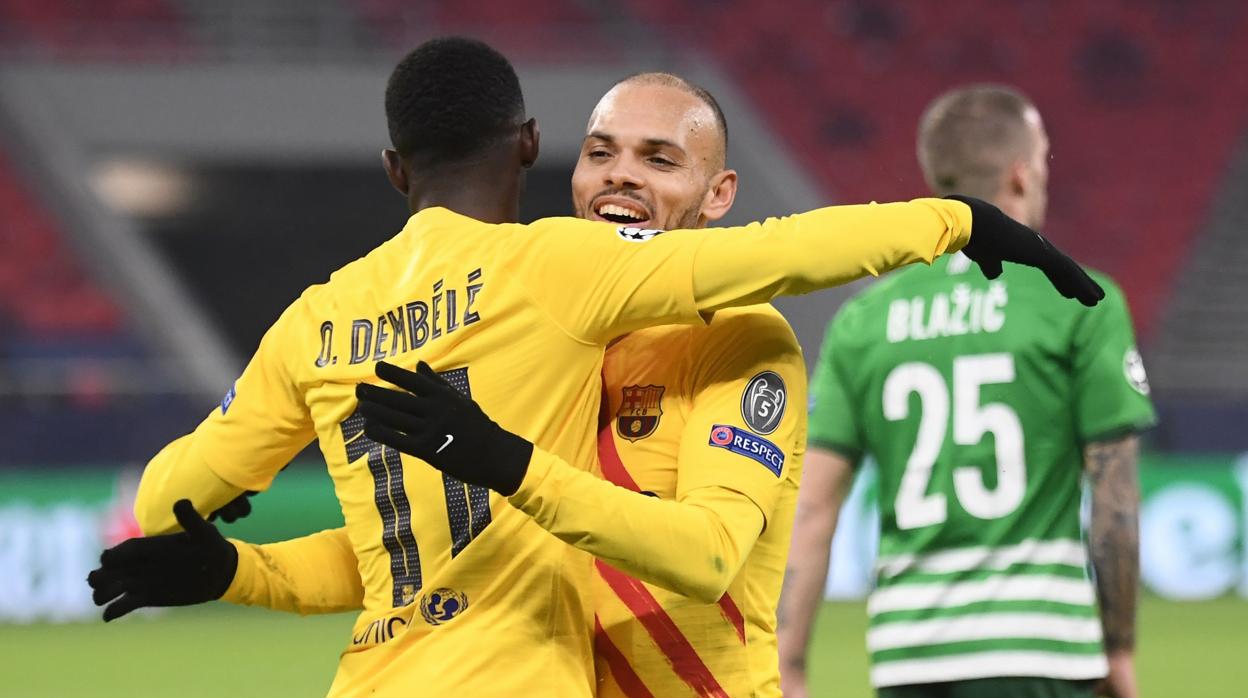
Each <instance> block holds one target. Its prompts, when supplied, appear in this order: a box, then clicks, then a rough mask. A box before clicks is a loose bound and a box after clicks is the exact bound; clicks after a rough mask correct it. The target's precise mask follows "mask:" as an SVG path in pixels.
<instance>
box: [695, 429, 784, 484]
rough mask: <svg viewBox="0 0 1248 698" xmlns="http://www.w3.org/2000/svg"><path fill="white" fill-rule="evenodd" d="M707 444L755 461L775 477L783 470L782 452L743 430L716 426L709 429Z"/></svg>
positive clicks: (770, 443) (768, 442)
mask: <svg viewBox="0 0 1248 698" xmlns="http://www.w3.org/2000/svg"><path fill="white" fill-rule="evenodd" d="M707 443H708V444H709V445H711V446H714V447H715V448H722V449H725V450H728V451H731V452H733V453H735V454H737V455H739V456H745V457H746V458H749V459H751V460H754V461H757V462H758V463H759V464H761V465H762V466H763V467H764V468H766V469H768V470H770V471H771V472H772V474H774V475H775V476H776V477H780V473H781V472H782V471H783V470H784V451H781V450H780V449H779V448H777V447H776V445H775V444H773V443H772V442H770V441H768V440H767V439H764V438H763V437H761V436H759V435H757V434H754V433H751V432H748V431H746V430H745V429H740V428H738V427H734V426H731V425H729V424H716V425H715V426H713V427H711V438H710V440H709V441H707Z"/></svg>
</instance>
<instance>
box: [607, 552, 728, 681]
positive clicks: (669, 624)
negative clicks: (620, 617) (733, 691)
mask: <svg viewBox="0 0 1248 698" xmlns="http://www.w3.org/2000/svg"><path fill="white" fill-rule="evenodd" d="M594 562H595V564H597V566H598V574H600V575H602V578H603V580H604V581H605V582H606V583H607V586H610V587H611V590H612V591H614V592H615V595H616V596H618V597H620V601H623V602H624V605H625V606H627V607H628V610H629V611H631V612H632V614H633V615H634V616H636V617H637V620H638V621H640V622H641V625H642V627H644V628H645V629H646V632H647V633H649V634H650V638H651V639H652V640H654V644H656V645H658V648H659V651H661V652H662V653H663V654H664V655H665V656H666V657H667V660H668V661H669V662H671V663H672V670H673V671H675V672H676V675H677V676H679V677H680V680H681V681H684V682H685V683H686V684H688V685H689V687H690V688H692V689H693V691H694V692H695V693H696V694H697V695H699V696H712V697H714V698H721V697H722V698H729V696H728V693H727V692H726V691H724V689H723V687H722V686H720V685H719V681H716V680H715V675H714V674H712V673H711V670H710V668H709V667H707V666H706V663H705V662H703V661H702V658H701V657H699V656H698V652H697V650H695V649H694V648H693V645H691V644H690V643H689V638H687V637H685V636H684V634H683V633H681V632H680V628H678V627H676V621H674V620H672V617H671V616H670V615H668V614H667V611H664V610H663V606H662V605H661V604H660V603H659V600H658V599H656V598H654V594H651V593H650V590H649V589H647V588H646V587H645V585H644V584H642V583H641V581H640V580H638V579H635V578H633V577H630V576H629V575H627V574H624V573H623V572H621V571H619V570H617V569H615V568H614V567H612V566H611V565H608V564H607V563H605V562H603V561H602V560H595V561H594Z"/></svg>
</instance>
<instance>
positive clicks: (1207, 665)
mask: <svg viewBox="0 0 1248 698" xmlns="http://www.w3.org/2000/svg"><path fill="white" fill-rule="evenodd" d="M350 624H351V617H350V616H346V615H338V616H321V617H312V618H300V617H298V616H291V615H286V614H279V613H271V612H267V611H257V610H251V609H235V608H232V607H225V606H223V605H214V606H212V607H207V608H200V609H182V610H177V611H171V612H168V613H162V614H159V615H153V616H147V617H136V618H125V619H123V620H121V621H119V622H117V623H114V624H111V625H107V626H106V625H104V624H103V623H91V624H78V625H33V626H0V695H5V696H29V697H34V696H59V697H66V698H74V697H77V696H101V697H104V696H177V697H178V698H192V697H194V696H211V697H212V698H220V696H223V695H237V696H265V697H266V698H271V697H272V696H317V695H323V694H324V692H325V689H326V688H328V687H329V682H330V679H331V678H332V677H333V671H334V664H335V662H336V659H337V656H338V652H339V651H340V650H341V648H342V646H343V643H344V642H345V640H346V638H347V635H348V633H349V628H350ZM1245 628H1248V601H1243V600H1240V599H1224V600H1219V601H1210V602H1203V603H1192V604H1177V603H1168V602H1164V601H1158V600H1156V599H1151V598H1150V599H1146V600H1145V602H1144V606H1143V608H1142V610H1141V627H1140V636H1141V639H1140V642H1141V644H1140V655H1139V657H1138V662H1139V672H1140V683H1141V688H1142V689H1143V692H1144V694H1145V695H1146V696H1151V697H1154V698H1162V697H1167V696H1200V697H1201V698H1221V697H1223V696H1225V697H1227V698H1230V697H1231V696H1241V695H1244V692H1243V691H1244V686H1245V683H1246V682H1248V668H1245V664H1244V658H1243V650H1244V647H1245V645H1244V642H1245V640H1244V638H1245ZM865 629H866V613H865V611H864V608H863V606H862V605H861V604H857V603H853V604H850V603H829V604H826V605H825V606H824V607H823V610H822V612H821V615H820V619H819V625H818V627H817V629H816V638H815V648H814V654H813V655H812V659H811V672H812V679H813V681H814V682H815V686H814V688H815V691H814V693H815V695H818V696H835V697H837V698H855V697H857V696H869V695H870V691H869V689H868V688H867V679H866V668H867V659H866V651H865V649H864V647H863V639H862V638H863V633H864V631H865Z"/></svg>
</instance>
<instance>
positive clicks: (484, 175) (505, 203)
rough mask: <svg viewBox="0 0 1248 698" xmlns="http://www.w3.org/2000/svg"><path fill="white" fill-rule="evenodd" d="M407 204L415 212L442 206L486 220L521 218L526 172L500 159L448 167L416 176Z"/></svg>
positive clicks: (506, 220)
mask: <svg viewBox="0 0 1248 698" xmlns="http://www.w3.org/2000/svg"><path fill="white" fill-rule="evenodd" d="M411 181H412V186H411V187H410V188H409V190H408V196H407V205H408V208H409V210H411V212H412V213H413V214H415V213H418V212H420V211H423V210H424V209H426V208H433V207H435V206H440V207H442V208H445V209H449V210H451V211H454V212H455V213H458V214H460V215H463V216H468V217H469V218H475V219H477V220H479V221H482V222H484V223H514V222H516V221H517V220H519V219H520V190H521V186H522V181H523V174H522V173H517V172H516V165H515V163H514V162H498V161H497V159H492V160H487V161H483V162H477V163H472V164H470V165H460V166H448V167H442V168H438V169H436V170H429V171H426V172H425V173H424V174H423V176H413V177H412V178H411Z"/></svg>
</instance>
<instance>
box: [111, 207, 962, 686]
mask: <svg viewBox="0 0 1248 698" xmlns="http://www.w3.org/2000/svg"><path fill="white" fill-rule="evenodd" d="M970 226H971V220H970V213H969V209H968V208H967V207H966V206H965V205H963V204H961V203H958V202H954V201H949V200H943V199H921V200H916V201H914V202H910V203H901V204H884V205H867V206H848V207H836V208H827V209H819V210H817V211H812V212H810V213H806V214H799V215H795V216H790V217H786V218H782V219H770V220H768V221H766V222H764V223H761V224H752V225H750V226H745V227H743V228H732V229H720V230H716V231H714V233H713V234H712V233H708V232H707V231H672V232H669V233H665V234H662V235H659V234H658V233H657V231H639V230H636V229H631V228H617V227H615V226H613V225H610V224H605V223H595V222H590V221H582V220H578V219H572V218H555V219H544V220H541V221H537V222H535V223H533V224H530V225H520V224H497V225H495V224H486V223H482V222H480V221H476V220H474V219H471V218H467V217H465V216H461V215H458V214H455V213H453V212H451V211H448V210H446V209H441V208H432V209H426V210H423V211H421V212H419V213H417V214H416V215H414V216H413V217H412V218H411V219H410V220H409V222H408V224H407V226H406V227H405V228H404V229H403V231H401V232H400V233H399V234H398V235H397V236H395V237H394V238H392V239H391V240H389V241H388V242H386V243H384V244H383V245H381V246H379V247H378V248H377V249H375V250H374V251H373V252H371V253H370V254H369V255H367V256H366V257H364V258H362V259H360V260H357V261H356V262H353V263H351V264H349V265H347V266H346V267H344V268H342V269H340V270H339V271H338V272H336V273H335V274H333V275H332V276H331V278H330V280H329V281H328V282H327V283H325V284H322V285H318V286H313V287H311V288H309V289H308V290H307V291H305V292H304V294H303V295H302V296H301V297H300V298H299V299H298V300H296V301H295V302H294V303H293V304H292V305H291V306H290V307H289V308H288V309H287V310H286V311H285V312H284V313H283V314H282V316H281V317H280V318H279V319H278V321H277V322H276V323H275V324H274V325H273V327H272V328H270V330H269V331H268V332H267V333H266V335H265V337H264V339H263V340H262V341H261V343H260V347H259V349H258V350H257V352H256V354H255V356H254V357H253V358H252V360H251V362H250V363H249V364H248V366H247V368H246V369H245V370H244V372H243V374H242V376H241V377H240V378H239V379H238V381H237V382H236V384H235V385H234V387H233V388H232V389H231V390H230V391H229V393H228V394H227V396H226V398H225V400H223V401H222V404H221V406H220V407H219V408H217V409H214V410H213V411H212V412H211V413H210V414H209V416H208V417H207V418H206V419H205V420H204V422H203V423H201V424H200V426H199V427H198V428H197V429H196V430H195V431H194V432H193V433H192V434H190V435H188V436H187V437H184V438H182V439H179V440H178V441H175V442H174V443H173V444H170V446H168V447H166V448H165V449H164V450H163V451H162V452H161V453H160V454H158V455H157V456H156V458H154V459H153V461H152V462H151V463H149V465H148V469H147V470H146V471H145V473H144V478H143V481H142V482H141V483H140V489H139V495H138V498H137V499H136V503H135V509H136V515H137V517H138V520H139V523H140V525H141V527H142V528H143V529H144V531H145V532H146V533H148V534H151V533H158V532H165V531H170V530H174V529H175V528H176V522H175V521H174V520H173V518H172V516H171V507H172V502H173V501H176V500H177V499H179V498H182V497H189V498H191V499H192V501H193V502H194V503H195V505H196V507H197V508H198V509H199V510H200V511H201V512H208V511H211V510H213V509H215V508H217V507H218V506H220V505H222V504H224V503H225V501H227V500H228V497H229V496H230V494H231V493H229V492H221V491H220V490H217V491H213V492H211V493H209V494H205V492H204V489H203V488H204V486H205V482H207V479H208V475H207V474H211V475H214V476H216V477H219V478H220V480H223V481H224V482H226V483H228V484H229V485H231V486H233V487H234V488H238V489H250V490H263V489H265V488H267V487H268V485H269V484H270V482H271V481H272V478H273V477H274V475H276V473H277V472H278V471H279V470H280V469H281V468H282V467H283V466H284V465H285V464H286V463H287V462H288V461H289V459H290V458H291V457H293V456H294V455H295V454H296V453H298V452H299V451H300V450H301V449H302V448H303V447H304V446H306V445H307V444H308V443H309V442H310V441H312V440H314V439H315V440H316V441H317V442H318V444H319V446H320V450H321V452H322V454H323V455H324V457H325V460H326V463H327V466H328V469H329V474H330V476H331V478H332V479H333V482H334V488H335V491H336V494H337V496H338V499H339V501H340V503H341V505H342V510H343V516H344V520H345V522H346V530H347V533H348V536H349V540H350V544H351V549H352V552H353V554H354V556H355V558H356V560H357V561H358V571H359V578H360V580H361V582H362V591H363V606H364V610H363V612H362V613H361V615H360V618H359V620H358V621H357V623H356V625H355V628H354V631H353V633H352V637H351V639H350V642H349V644H348V646H347V648H346V651H345V652H344V653H343V656H342V659H341V661H340V664H339V671H338V674H337V676H336V678H335V682H334V685H333V688H332V689H331V694H333V695H364V694H370V695H374V694H375V695H384V694H388V693H408V692H410V690H411V687H412V686H413V685H417V686H419V687H420V689H421V692H422V695H429V696H438V695H451V694H468V695H481V696H489V695H534V694H547V695H560V696H576V695H589V694H591V693H592V692H593V675H594V672H593V666H592V658H591V645H592V638H591V635H590V632H589V628H590V627H591V623H592V618H591V609H590V607H589V605H588V602H587V600H586V598H585V595H584V594H583V590H584V589H586V588H588V585H589V583H590V580H591V578H592V566H593V563H592V560H591V558H590V557H589V555H587V554H586V553H584V552H583V551H581V550H578V549H576V548H574V547H572V546H567V545H563V544H560V543H559V542H558V541H556V540H555V539H553V538H552V537H550V536H549V535H548V534H547V533H546V532H545V531H543V530H542V529H541V527H540V526H538V525H537V524H536V523H535V521H534V520H533V519H532V518H530V517H529V516H525V515H524V514H523V513H521V512H520V511H517V510H516V509H515V508H514V507H509V506H507V503H506V502H505V501H504V500H503V499H502V498H500V497H499V496H498V495H495V494H491V493H489V492H487V491H485V490H483V489H481V488H476V487H469V486H467V485H465V484H464V483H461V482H459V481H457V480H455V479H453V478H449V477H447V476H444V475H443V474H442V473H440V472H438V471H436V470H434V469H432V468H430V467H428V466H427V465H425V464H423V463H421V462H419V461H416V460H414V459H411V458H408V457H404V456H400V454H398V453H397V452H395V451H392V450H390V449H388V448H383V447H381V446H379V445H377V444H374V443H372V442H371V441H369V440H368V439H367V438H366V437H365V436H364V435H363V433H362V419H361V418H360V416H359V415H358V414H357V412H356V408H357V404H356V400H355V397H354V388H355V385H356V384H358V383H360V382H374V381H376V378H375V377H374V375H373V365H374V364H375V362H377V361H379V360H383V359H385V360H389V361H392V362H396V363H399V364H401V365H406V366H414V365H415V363H416V361H417V360H418V359H422V360H424V361H427V362H428V363H430V364H431V365H432V366H433V367H434V368H435V369H437V370H439V371H442V372H443V373H444V375H446V377H447V378H448V380H450V382H452V383H453V384H455V385H456V386H457V387H459V388H460V389H461V390H463V391H464V392H466V393H468V394H470V395H471V397H472V398H473V399H474V400H475V401H477V402H478V403H479V404H480V405H481V406H482V408H483V409H484V410H485V411H486V412H487V413H488V414H490V415H491V416H492V417H493V418H494V419H495V420H496V421H497V422H498V423H499V424H500V425H502V426H503V427H504V428H506V429H508V430H509V431H512V432H514V433H516V434H519V435H520V436H523V437H524V438H526V439H528V440H530V441H532V442H534V443H535V444H536V445H537V446H538V448H537V449H535V452H534V461H533V463H531V465H530V474H529V476H528V477H526V484H524V485H522V487H521V492H523V493H524V495H525V497H528V498H529V501H530V505H531V506H540V505H542V504H543V503H545V504H547V505H548V504H549V503H550V501H549V500H545V499H543V498H542V497H540V496H539V497H533V493H534V492H535V491H538V492H543V491H546V490H543V489H542V488H540V487H538V486H537V484H534V483H538V484H540V480H541V479H542V477H543V475H544V474H545V473H547V472H549V470H550V468H549V467H548V466H544V465H543V463H547V462H550V463H554V462H567V463H575V464H579V465H580V466H581V467H584V468H588V467H590V464H592V463H594V462H595V457H594V456H595V445H596V444H595V435H594V425H595V423H596V415H597V413H598V409H599V399H600V394H601V391H600V382H599V381H600V378H599V375H600V371H601V366H602V352H603V346H604V345H605V344H606V343H607V342H608V341H610V340H611V339H612V338H614V337H617V336H620V335H622V334H625V333H628V332H630V331H633V330H636V329H640V328H641V327H644V326H650V325H656V324H671V323H693V324H697V323H700V322H702V321H703V317H705V314H708V313H711V312H714V311H716V310H719V309H722V308H725V307H728V306H731V305H743V304H748V303H755V302H761V301H766V300H769V299H771V298H772V297H774V296H776V295H779V294H781V293H801V292H805V291H809V290H813V289H817V288H823V287H826V286H831V285H835V284H838V283H844V282H846V281H849V280H852V279H854V278H858V277H860V276H862V275H864V274H868V273H879V272H881V271H885V270H888V269H891V268H893V267H896V266H900V265H902V264H907V263H910V262H913V261H918V260H924V261H927V262H930V261H931V260H932V259H933V258H934V257H935V256H937V255H939V254H942V253H944V252H949V251H954V250H956V249H960V248H961V247H962V246H963V245H964V244H965V242H966V240H967V239H968V238H969V234H970ZM578 472H579V471H578ZM413 502H415V505H414V504H413ZM500 661H506V670H505V671H500V670H499V662H500Z"/></svg>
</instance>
